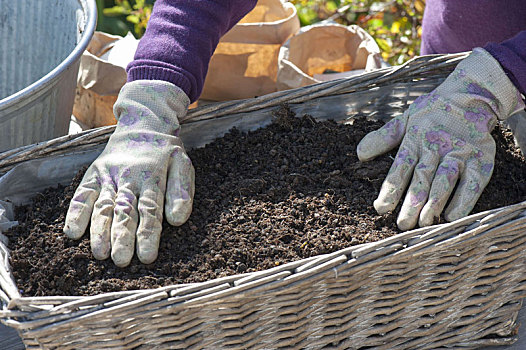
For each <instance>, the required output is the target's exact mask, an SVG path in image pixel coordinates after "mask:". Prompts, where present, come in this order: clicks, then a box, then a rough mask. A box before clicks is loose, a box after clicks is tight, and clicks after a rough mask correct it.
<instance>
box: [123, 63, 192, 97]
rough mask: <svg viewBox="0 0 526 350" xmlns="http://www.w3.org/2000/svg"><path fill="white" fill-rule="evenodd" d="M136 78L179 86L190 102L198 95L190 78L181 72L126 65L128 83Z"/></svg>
mask: <svg viewBox="0 0 526 350" xmlns="http://www.w3.org/2000/svg"><path fill="white" fill-rule="evenodd" d="M136 80H162V81H167V82H169V83H172V84H174V85H175V86H177V87H179V88H180V89H181V90H183V92H184V93H185V94H186V95H187V96H188V97H189V98H190V101H191V102H194V101H196V100H197V98H198V97H199V96H197V93H196V92H195V91H191V90H192V84H191V83H190V80H189V79H188V78H187V77H186V76H185V75H184V74H183V73H181V72H178V71H175V70H172V69H169V68H164V67H155V66H136V67H128V83H130V82H132V81H136Z"/></svg>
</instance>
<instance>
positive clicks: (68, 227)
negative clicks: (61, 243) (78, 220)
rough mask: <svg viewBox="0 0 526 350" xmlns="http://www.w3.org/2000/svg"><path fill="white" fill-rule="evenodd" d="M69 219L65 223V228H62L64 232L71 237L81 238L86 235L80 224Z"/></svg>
mask: <svg viewBox="0 0 526 350" xmlns="http://www.w3.org/2000/svg"><path fill="white" fill-rule="evenodd" d="M68 221H69V220H68V219H66V223H65V224H64V228H63V229H62V232H64V234H65V235H66V236H67V237H68V238H71V239H79V238H80V237H82V236H83V235H84V231H85V230H82V229H81V228H80V227H78V225H76V224H75V223H74V222H68Z"/></svg>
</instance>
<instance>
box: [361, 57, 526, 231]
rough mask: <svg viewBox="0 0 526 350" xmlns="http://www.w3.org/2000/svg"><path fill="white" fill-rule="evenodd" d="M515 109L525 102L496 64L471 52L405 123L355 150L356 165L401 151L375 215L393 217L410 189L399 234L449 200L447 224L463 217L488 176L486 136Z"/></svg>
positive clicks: (490, 148) (425, 221) (490, 157)
mask: <svg viewBox="0 0 526 350" xmlns="http://www.w3.org/2000/svg"><path fill="white" fill-rule="evenodd" d="M520 107H522V108H523V107H524V103H523V101H522V98H521V96H520V94H519V93H518V90H517V89H516V88H515V87H514V86H513V84H512V83H511V81H510V80H509V79H508V78H507V76H506V74H505V73H504V71H503V70H502V68H501V67H500V65H499V63H498V62H497V61H496V60H495V59H494V58H493V57H492V56H491V55H490V54H489V53H487V52H486V51H484V50H483V49H475V50H473V53H472V54H471V55H470V56H469V57H468V58H466V59H465V60H463V61H462V62H461V63H459V65H458V66H457V68H456V69H455V70H454V71H453V73H451V74H450V75H449V77H448V78H447V79H446V80H445V81H444V82H443V83H442V84H440V85H439V86H438V87H437V88H436V89H435V90H433V91H432V92H430V93H428V94H425V95H422V96H420V97H419V98H417V99H416V100H415V101H414V102H413V104H411V106H410V107H409V108H408V109H407V111H406V112H405V113H404V115H403V118H402V117H397V118H395V119H393V120H392V121H391V122H389V123H387V124H386V125H385V126H384V127H382V128H381V129H379V130H377V131H373V132H371V133H369V134H368V135H366V136H365V137H364V138H363V139H362V141H361V142H360V144H359V145H358V147H357V153H358V158H359V159H360V160H369V159H373V158H374V157H375V156H377V155H380V154H383V153H385V152H387V151H389V150H390V149H392V148H394V147H396V146H397V145H398V144H400V149H399V151H398V153H397V155H396V157H395V159H394V161H393V164H392V166H391V169H390V170H389V173H388V175H387V177H386V179H385V181H384V183H383V184H382V188H381V190H380V193H379V195H378V198H377V199H376V200H375V201H374V207H375V208H376V210H377V211H378V213H380V214H383V213H386V212H388V211H391V210H394V209H395V207H396V205H397V204H398V202H399V201H400V199H401V197H402V195H403V193H404V191H406V189H407V194H406V197H405V200H404V202H403V204H402V208H401V210H400V214H399V216H398V220H397V223H398V226H399V227H400V228H401V229H403V230H407V229H410V228H413V227H414V226H415V225H416V224H417V223H419V224H420V225H421V226H424V225H430V224H432V223H433V221H434V219H435V218H436V217H438V216H439V215H440V214H441V213H442V211H443V210H444V208H445V205H446V203H447V202H448V199H449V198H450V196H451V195H452V197H451V199H450V202H449V205H448V207H447V208H446V210H445V217H446V219H447V220H449V221H452V220H456V219H458V218H460V217H462V216H465V215H467V214H468V213H469V212H470V211H471V210H472V208H473V207H474V205H475V203H476V201H477V200H478V198H479V196H480V194H481V192H482V190H483V189H484V188H485V187H486V185H487V183H488V182H489V179H490V177H491V175H492V173H493V167H494V164H495V161H494V158H495V141H494V140H493V138H492V137H491V135H490V133H491V130H492V129H493V127H494V126H495V124H496V123H497V120H498V119H505V118H507V117H508V116H509V115H510V114H512V113H513V112H515V111H517V108H520ZM400 121H403V127H399V125H402V124H400ZM400 131H402V132H404V133H405V134H404V135H403V136H402V137H401V136H400ZM390 146H392V147H390ZM453 191H455V193H453Z"/></svg>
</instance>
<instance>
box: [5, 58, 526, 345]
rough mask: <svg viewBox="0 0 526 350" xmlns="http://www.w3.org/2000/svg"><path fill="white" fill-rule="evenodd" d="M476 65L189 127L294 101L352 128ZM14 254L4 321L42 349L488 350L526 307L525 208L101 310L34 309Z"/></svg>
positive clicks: (32, 150) (65, 146) (230, 111)
mask: <svg viewBox="0 0 526 350" xmlns="http://www.w3.org/2000/svg"><path fill="white" fill-rule="evenodd" d="M463 57H465V54H461V55H450V56H427V57H422V58H418V59H416V60H413V61H411V62H408V63H407V64H405V65H403V66H401V67H395V68H386V69H382V70H379V71H375V72H372V73H369V74H366V75H363V76H359V77H355V78H351V79H346V80H340V81H333V82H328V83H322V84H319V85H314V86H310V87H306V88H301V89H297V90H290V91H283V92H279V93H274V94H271V95H266V96H262V97H259V98H256V99H250V100H244V101H237V102H226V103H220V104H215V105H211V106H207V107H204V108H200V109H197V110H194V111H192V112H190V114H189V116H188V119H187V120H186V122H185V125H187V126H186V127H184V128H189V127H190V126H191V125H202V124H199V123H203V122H206V120H210V119H212V118H238V117H239V116H241V115H243V114H249V115H250V116H251V117H250V118H252V117H253V118H255V119H257V118H258V116H260V115H262V114H268V110H269V109H271V108H275V106H276V105H277V104H279V103H281V102H289V103H290V104H291V107H292V108H293V109H294V110H296V111H297V112H302V111H308V112H309V113H311V114H314V115H315V116H316V114H317V113H318V114H322V113H325V114H326V113H327V111H326V110H325V111H324V110H321V109H320V108H319V106H320V105H330V108H344V107H345V108H346V109H345V115H346V116H347V117H349V116H350V117H352V115H353V114H354V113H358V112H360V113H365V114H367V115H370V116H373V115H374V114H376V115H377V116H380V115H381V116H383V117H390V116H393V115H396V114H397V113H400V112H401V111H403V110H404V109H405V108H406V107H407V104H408V103H409V102H411V101H412V100H414V98H416V97H417V96H418V95H420V94H422V93H425V92H428V91H430V90H431V89H432V88H433V87H435V86H436V85H437V84H439V83H440V82H441V81H442V80H443V79H444V78H445V77H446V76H447V75H448V74H449V72H451V70H452V69H454V67H455V65H456V64H457V63H458V61H459V60H460V59H462V58H463ZM334 101H339V102H342V103H339V104H337V103H334ZM329 102H330V103H329ZM343 102H344V103H343ZM336 105H338V106H340V107H338V106H336ZM184 128H183V130H184ZM112 130H113V127H106V128H102V129H97V130H95V131H90V132H87V133H84V134H81V135H77V136H68V137H63V138H60V139H55V140H53V141H50V142H47V143H42V144H38V145H33V146H29V147H25V148H21V149H17V150H13V151H10V152H9V153H4V154H0V173H2V172H5V171H6V170H8V169H9V168H11V167H12V166H14V165H15V164H18V163H21V162H25V161H27V160H29V159H34V158H37V157H49V156H51V155H54V154H60V153H68V152H73V151H76V150H80V149H86V148H90V147H94V146H95V145H99V144H101V143H104V142H105V141H106V140H107V138H108V136H109V134H110V133H111V132H112ZM8 254H9V253H8V250H7V248H6V247H5V246H4V245H2V244H1V243H0V258H1V262H0V285H1V290H0V302H1V305H2V309H1V311H0V319H1V320H2V322H3V323H4V324H6V325H8V326H11V327H13V328H15V329H17V330H18V332H19V334H20V336H21V337H22V339H23V341H24V343H25V344H26V346H27V348H29V349H36V348H43V349H61V350H63V349H168V348H185V349H186V348H190V349H194V348H209V349H219V348H221V349H223V348H227V349H245V348H265V349H268V348H294V349H302V348H338V349H342V348H350V349H362V348H378V349H441V348H451V347H453V348H476V347H479V346H484V345H496V344H497V345H504V344H510V343H513V342H514V341H515V336H516V329H517V325H516V323H515V322H516V316H517V313H518V311H519V309H520V307H521V304H522V302H521V299H522V298H523V297H524V296H525V295H526V202H523V203H519V204H516V205H512V206H509V207H505V208H499V209H496V210H492V211H488V212H484V213H478V214H474V215H471V216H469V217H466V218H464V219H460V220H457V221H455V222H452V223H448V224H443V225H437V226H432V227H427V228H420V229H416V230H412V231H409V232H404V233H402V234H399V235H396V236H394V237H391V238H388V239H384V240H382V241H379V242H375V243H369V244H365V245H360V246H354V247H349V248H346V249H343V250H341V251H338V252H335V253H332V254H328V255H322V256H317V257H313V258H310V259H305V260H301V261H296V262H292V263H289V264H286V265H283V266H279V267H276V268H273V269H270V270H265V271H261V272H255V273H249V274H244V275H236V276H230V277H225V278H220V279H215V280H211V281H208V282H204V283H196V284H187V285H173V286H168V287H164V288H159V289H152V290H140V291H128V292H117V293H108V294H101V295H97V296H92V297H73V296H71V297H58V296H57V297H31V298H30V297H21V296H20V295H19V293H18V290H17V287H16V285H15V282H14V281H13V279H12V276H11V274H10V270H9V263H8Z"/></svg>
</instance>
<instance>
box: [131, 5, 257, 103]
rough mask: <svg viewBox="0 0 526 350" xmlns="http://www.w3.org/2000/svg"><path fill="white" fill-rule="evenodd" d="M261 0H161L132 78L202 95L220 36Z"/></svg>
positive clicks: (137, 55)
mask: <svg viewBox="0 0 526 350" xmlns="http://www.w3.org/2000/svg"><path fill="white" fill-rule="evenodd" d="M256 2H257V0H186V1H185V0H157V1H156V2H155V4H154V7H153V11H152V15H151V17H150V21H149V22H148V27H147V28H146V33H145V34H144V36H143V38H142V39H141V41H140V42H139V46H138V48H137V51H136V52H135V57H134V60H133V61H132V62H131V63H130V64H129V65H128V68H127V72H128V81H129V82H130V81H134V80H141V79H147V80H164V81H168V82H170V83H173V84H175V85H176V86H178V87H180V88H181V89H182V90H183V91H184V92H185V93H186V94H187V95H188V97H189V98H190V100H191V101H192V102H193V101H195V100H197V99H198V98H199V95H201V91H202V90H203V84H204V80H205V77H206V73H207V71H208V63H209V62H210V58H211V57H212V54H213V53H214V50H215V49H216V47H217V44H218V42H219V39H220V38H221V37H222V36H223V35H224V34H225V33H226V32H227V31H228V30H229V29H230V28H232V27H233V26H234V25H235V24H236V23H237V22H238V21H239V20H240V19H241V18H243V17H244V16H245V15H246V14H247V13H248V12H249V11H250V10H252V8H254V6H256Z"/></svg>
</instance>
